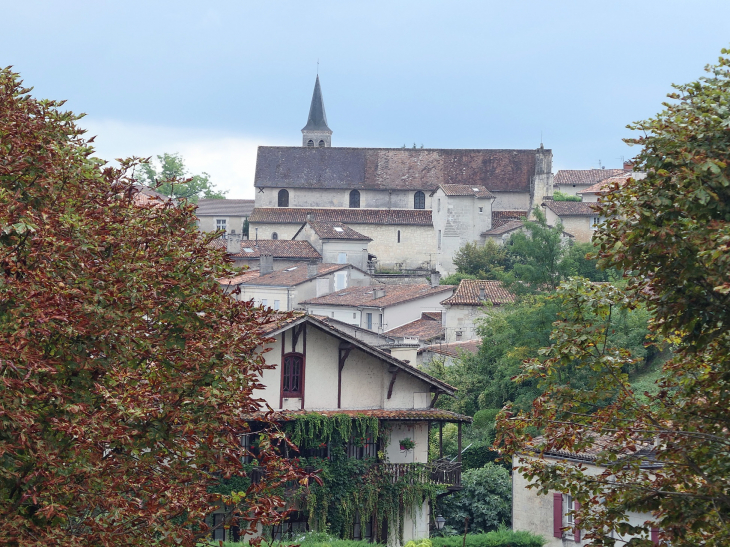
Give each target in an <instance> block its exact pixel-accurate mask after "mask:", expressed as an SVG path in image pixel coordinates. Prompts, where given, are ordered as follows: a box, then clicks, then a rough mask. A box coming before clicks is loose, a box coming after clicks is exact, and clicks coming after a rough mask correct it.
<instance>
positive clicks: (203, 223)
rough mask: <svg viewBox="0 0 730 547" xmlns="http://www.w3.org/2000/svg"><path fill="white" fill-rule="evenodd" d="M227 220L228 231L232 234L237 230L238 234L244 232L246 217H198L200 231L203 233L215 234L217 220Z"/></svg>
mask: <svg viewBox="0 0 730 547" xmlns="http://www.w3.org/2000/svg"><path fill="white" fill-rule="evenodd" d="M218 219H225V221H226V231H227V232H229V233H230V231H231V230H235V231H236V233H237V234H240V233H242V232H243V222H244V220H245V217H237V216H233V217H229V216H226V215H205V216H199V217H198V230H200V231H201V232H215V231H216V220H218Z"/></svg>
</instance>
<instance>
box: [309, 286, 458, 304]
mask: <svg viewBox="0 0 730 547" xmlns="http://www.w3.org/2000/svg"><path fill="white" fill-rule="evenodd" d="M375 289H378V290H382V291H384V292H385V295H384V296H381V297H380V298H373V291H374V290H375ZM453 290H454V286H453V285H438V286H436V287H431V285H429V284H427V283H423V284H420V283H419V284H408V285H380V286H375V287H372V286H371V287H350V288H348V289H342V290H341V291H337V292H333V293H330V294H327V295H325V296H320V297H319V298H311V299H309V300H305V301H304V302H301V303H302V304H310V305H327V306H350V307H352V306H365V307H372V308H385V307H388V306H394V305H396V304H402V303H403V302H408V301H410V300H417V299H419V298H425V297H426V296H431V295H433V294H440V293H447V292H448V293H451V291H453Z"/></svg>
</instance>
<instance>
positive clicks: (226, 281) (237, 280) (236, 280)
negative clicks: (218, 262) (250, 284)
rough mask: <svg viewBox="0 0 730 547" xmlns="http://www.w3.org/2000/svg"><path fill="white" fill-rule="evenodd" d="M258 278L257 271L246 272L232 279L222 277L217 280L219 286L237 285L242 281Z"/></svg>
mask: <svg viewBox="0 0 730 547" xmlns="http://www.w3.org/2000/svg"><path fill="white" fill-rule="evenodd" d="M258 276H259V271H258V270H246V271H244V272H241V273H240V274H238V275H234V276H233V277H222V278H221V279H219V280H218V283H220V284H221V285H238V284H239V283H243V282H244V281H248V280H250V279H256V278H258Z"/></svg>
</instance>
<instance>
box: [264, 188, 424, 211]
mask: <svg viewBox="0 0 730 547" xmlns="http://www.w3.org/2000/svg"><path fill="white" fill-rule="evenodd" d="M261 190H263V192H262V191H261ZM279 190H282V188H259V189H257V191H256V207H278V206H279ZM286 190H287V191H288V192H289V207H342V208H345V209H347V208H349V207H350V191H351V190H352V188H337V189H326V188H286ZM423 193H424V194H425V197H426V209H430V208H431V201H432V199H431V195H430V194H431V192H430V191H427V190H425V191H424V192H423ZM414 195H415V190H391V191H389V190H360V209H413V203H414V200H413V197H414Z"/></svg>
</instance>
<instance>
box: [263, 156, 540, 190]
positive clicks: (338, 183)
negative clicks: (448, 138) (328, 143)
mask: <svg viewBox="0 0 730 547" xmlns="http://www.w3.org/2000/svg"><path fill="white" fill-rule="evenodd" d="M537 153H538V151H537V150H463V149H462V150H459V149H412V148H344V147H334V148H329V147H328V148H318V147H312V148H310V147H303V146H297V147H293V146H291V147H290V146H260V147H259V149H258V156H257V158H256V175H255V178H254V186H256V187H257V188H263V187H266V188H331V189H342V188H347V189H358V190H429V191H433V190H436V189H437V188H438V186H439V185H440V184H465V185H468V186H484V187H485V188H488V189H489V190H490V191H491V192H530V183H531V180H532V177H533V176H534V175H535V169H536V166H537V161H536V160H537V158H536V156H537ZM544 153H547V154H551V151H550V150H545V151H544Z"/></svg>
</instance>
